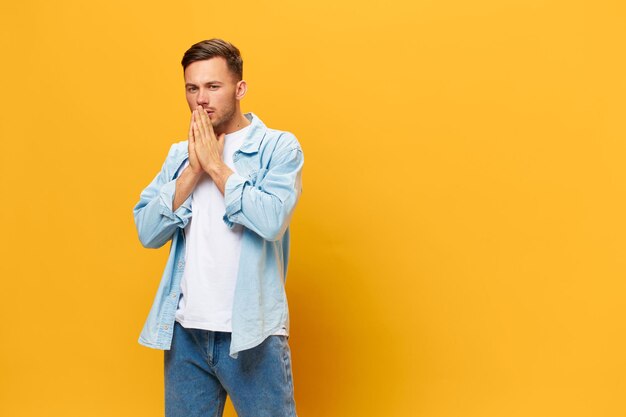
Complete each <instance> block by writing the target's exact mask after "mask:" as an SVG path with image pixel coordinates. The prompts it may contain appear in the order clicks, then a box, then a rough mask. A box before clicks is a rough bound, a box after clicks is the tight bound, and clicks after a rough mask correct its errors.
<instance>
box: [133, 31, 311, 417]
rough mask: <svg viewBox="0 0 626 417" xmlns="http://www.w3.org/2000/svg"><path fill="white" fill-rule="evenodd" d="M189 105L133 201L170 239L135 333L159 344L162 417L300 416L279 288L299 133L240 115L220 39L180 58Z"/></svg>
mask: <svg viewBox="0 0 626 417" xmlns="http://www.w3.org/2000/svg"><path fill="white" fill-rule="evenodd" d="M182 66H183V72H184V78H185V91H186V97H187V103H188V104H189V109H190V110H191V120H190V124H189V134H188V139H187V140H186V141H181V142H178V143H175V144H173V145H172V146H171V148H170V150H169V153H168V155H167V158H166V160H165V162H164V163H163V166H162V168H161V171H160V172H159V173H158V174H157V175H156V177H155V178H154V179H153V180H152V182H151V183H150V185H148V187H146V188H145V189H144V190H143V191H142V192H141V196H140V199H139V202H138V203H137V205H136V206H135V207H134V209H133V214H134V217H135V224H136V226H137V231H138V234H139V240H140V241H141V243H142V244H143V245H144V246H145V247H147V248H159V247H161V246H163V245H164V244H165V243H166V242H168V241H169V240H171V241H172V243H171V247H170V253H169V258H168V261H167V264H166V267H165V271H164V273H163V277H162V279H161V283H160V285H159V288H158V291H157V294H156V297H155V300H154V303H153V305H152V309H151V310H150V313H149V315H148V318H147V320H146V323H145V325H144V328H143V330H142V332H141V335H140V337H139V343H141V344H142V345H145V346H148V347H152V348H156V349H163V350H165V412H166V416H167V417H178V416H185V417H193V416H221V415H222V414H223V409H224V403H225V401H226V395H227V394H228V395H229V396H230V398H231V401H232V403H233V405H234V407H235V409H236V411H237V414H238V415H239V416H240V417H262V416H268V417H281V416H290V417H291V416H296V411H295V401H294V396H293V381H292V373H291V351H290V348H289V344H288V338H289V310H288V306H287V297H286V294H285V279H286V275H285V274H286V271H287V260H288V257H289V227H288V226H289V221H290V219H291V216H292V214H293V211H294V208H295V206H296V203H297V201H298V199H299V197H300V193H301V191H302V165H303V162H304V160H303V154H302V149H301V147H300V144H299V143H298V141H297V139H296V137H295V136H294V135H293V134H291V133H289V132H285V131H280V130H275V129H270V128H268V127H266V126H265V125H264V124H263V122H262V121H261V119H259V118H258V117H257V116H256V115H255V114H253V113H246V114H242V113H241V109H240V101H241V99H242V98H243V97H244V95H245V93H246V89H247V85H246V82H245V81H244V80H243V79H242V75H243V61H242V59H241V56H240V54H239V50H238V49H237V48H236V47H235V46H233V45H232V44H230V43H228V42H225V41H223V40H220V39H211V40H206V41H202V42H199V43H197V44H195V45H193V46H192V47H191V48H190V49H189V50H187V52H185V54H184V56H183V59H182Z"/></svg>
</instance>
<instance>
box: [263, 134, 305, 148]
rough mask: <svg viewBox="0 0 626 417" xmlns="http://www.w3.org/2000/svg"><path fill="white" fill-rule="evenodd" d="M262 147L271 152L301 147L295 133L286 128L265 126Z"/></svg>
mask: <svg viewBox="0 0 626 417" xmlns="http://www.w3.org/2000/svg"><path fill="white" fill-rule="evenodd" d="M262 147H264V148H269V149H270V150H271V152H272V154H275V153H277V152H278V153H282V152H288V151H293V150H299V151H300V152H302V147H301V146H300V142H299V141H298V138H296V135H294V134H293V133H292V132H289V131H286V130H278V129H272V128H267V130H266V132H265V140H264V141H263V145H262Z"/></svg>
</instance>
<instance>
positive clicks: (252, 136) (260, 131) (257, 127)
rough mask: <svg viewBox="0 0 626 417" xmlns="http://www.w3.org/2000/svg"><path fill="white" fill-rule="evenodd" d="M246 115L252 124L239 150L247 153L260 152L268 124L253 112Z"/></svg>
mask: <svg viewBox="0 0 626 417" xmlns="http://www.w3.org/2000/svg"><path fill="white" fill-rule="evenodd" d="M244 116H245V117H246V119H248V120H249V121H250V124H251V126H250V130H249V131H248V134H247V135H246V138H245V139H244V140H243V144H242V145H241V148H239V150H240V151H241V152H245V153H255V152H258V151H259V148H260V146H261V141H262V140H263V138H264V137H265V132H266V131H267V126H265V124H264V123H263V122H262V121H261V119H259V116H257V115H256V114H254V113H252V112H250V113H246V114H244Z"/></svg>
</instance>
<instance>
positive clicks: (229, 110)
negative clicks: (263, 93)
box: [185, 57, 242, 132]
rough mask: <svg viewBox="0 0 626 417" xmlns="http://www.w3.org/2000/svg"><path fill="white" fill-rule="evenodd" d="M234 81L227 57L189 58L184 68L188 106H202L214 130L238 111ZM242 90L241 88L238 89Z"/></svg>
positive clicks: (221, 128)
mask: <svg viewBox="0 0 626 417" xmlns="http://www.w3.org/2000/svg"><path fill="white" fill-rule="evenodd" d="M241 82H242V81H239V82H237V81H236V80H235V76H234V75H233V74H232V73H231V72H230V70H229V69H228V66H227V64H226V60H225V59H224V58H222V57H215V58H211V59H206V60H203V61H196V62H192V63H191V64H189V65H188V66H187V68H185V92H186V93H185V94H186V96H187V104H189V109H190V110H191V111H194V110H195V109H196V108H197V107H198V106H202V107H203V108H204V110H205V111H206V112H207V114H208V115H209V119H210V120H211V124H212V125H213V129H215V130H216V131H217V132H219V131H221V130H224V129H226V128H227V126H228V124H229V122H230V121H231V120H233V119H234V117H235V115H236V114H237V101H238V100H240V99H241V96H238V95H237V93H238V91H237V89H238V86H239V84H240V83H241ZM240 92H241V91H240Z"/></svg>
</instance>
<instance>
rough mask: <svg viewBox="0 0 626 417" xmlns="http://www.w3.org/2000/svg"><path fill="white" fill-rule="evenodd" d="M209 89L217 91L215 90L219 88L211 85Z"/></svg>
mask: <svg viewBox="0 0 626 417" xmlns="http://www.w3.org/2000/svg"><path fill="white" fill-rule="evenodd" d="M209 88H210V89H211V90H217V89H218V88H220V87H219V85H211V86H209Z"/></svg>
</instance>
